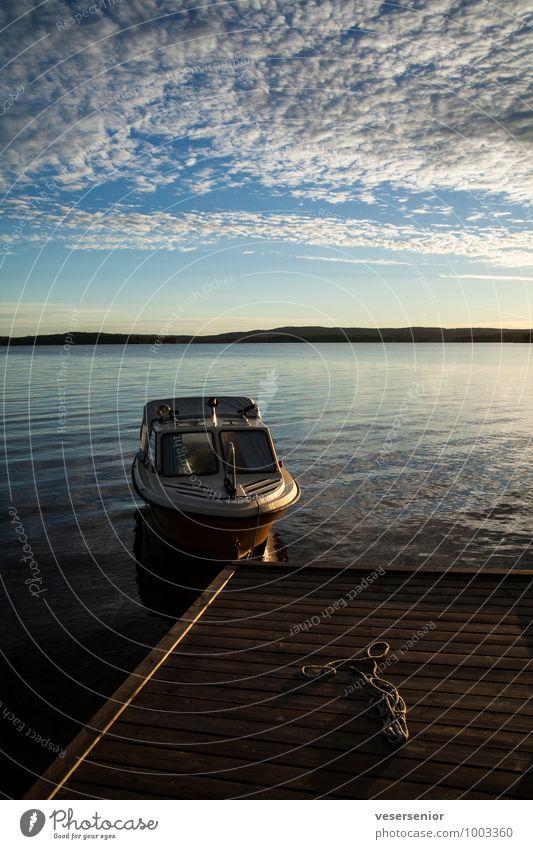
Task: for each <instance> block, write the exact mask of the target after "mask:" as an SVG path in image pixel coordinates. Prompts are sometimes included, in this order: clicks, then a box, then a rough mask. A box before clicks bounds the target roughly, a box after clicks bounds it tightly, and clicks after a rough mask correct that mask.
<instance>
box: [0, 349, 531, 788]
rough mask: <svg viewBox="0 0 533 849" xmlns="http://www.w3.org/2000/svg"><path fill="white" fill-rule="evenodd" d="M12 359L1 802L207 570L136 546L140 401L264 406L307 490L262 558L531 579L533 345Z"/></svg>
mask: <svg viewBox="0 0 533 849" xmlns="http://www.w3.org/2000/svg"><path fill="white" fill-rule="evenodd" d="M2 358H3V364H4V367H5V399H6V401H5V419H6V430H5V450H6V466H5V469H6V473H5V479H4V481H3V485H4V488H5V495H4V505H5V508H4V515H5V519H6V523H5V526H6V528H7V533H6V534H5V539H4V543H3V550H4V557H3V581H4V588H5V605H6V611H7V612H6V613H5V615H4V617H3V620H2V626H1V627H2V638H3V646H4V652H5V672H4V674H3V677H2V681H3V685H2V689H1V696H0V698H1V701H2V705H1V707H2V711H3V714H2V722H3V729H4V732H5V737H7V739H8V744H7V757H8V758H9V757H11V758H12V759H13V760H11V761H10V760H8V761H7V763H5V764H4V765H3V766H4V769H3V771H2V772H3V775H4V776H5V777H6V780H7V785H6V790H5V792H6V793H7V794H9V795H15V796H16V795H17V794H18V793H19V792H24V789H25V788H26V787H27V786H29V784H31V783H32V780H33V779H32V773H34V774H35V775H37V774H40V772H41V771H42V769H43V768H44V766H45V765H46V764H47V763H48V762H49V761H50V759H51V757H52V754H51V753H52V752H53V749H54V747H62V746H65V745H66V744H67V743H68V741H69V740H70V739H71V737H72V736H73V734H74V733H75V732H76V731H77V730H78V728H79V723H83V722H84V721H86V720H87V719H88V718H89V717H90V716H91V715H92V713H93V712H94V710H95V709H96V708H97V707H98V705H99V704H100V703H101V701H102V699H103V698H105V697H106V696H108V695H109V694H110V693H111V692H112V690H113V689H114V688H115V687H116V686H117V685H118V683H120V681H121V680H122V679H123V678H124V677H125V675H126V674H127V672H128V671H130V670H131V668H132V667H133V666H134V665H135V663H136V662H137V661H138V660H139V659H140V658H141V657H143V656H144V655H145V654H146V653H147V652H148V650H149V649H150V648H151V647H152V645H154V643H155V642H157V641H158V640H159V639H160V637H161V636H162V635H163V633H164V632H165V631H166V630H167V629H168V627H169V625H170V624H171V622H172V620H173V619H174V618H175V617H176V616H179V615H180V613H182V612H183V611H184V610H185V609H186V608H187V606H188V604H189V603H190V602H191V601H192V600H193V599H194V597H195V596H196V595H197V593H198V591H199V590H200V589H201V588H203V587H204V586H205V585H206V584H207V583H208V582H209V580H210V579H211V578H212V577H213V576H214V574H216V571H217V566H216V565H213V564H211V565H210V564H205V563H201V562H200V561H195V560H194V559H193V560H191V558H187V557H185V556H180V555H177V554H176V553H175V552H172V551H171V550H169V549H167V548H166V546H164V545H162V544H161V543H159V542H158V541H157V540H154V539H152V538H151V537H150V535H147V534H146V532H145V530H144V525H143V522H142V517H140V516H139V513H138V509H139V507H140V506H141V505H140V504H139V502H138V499H137V497H136V495H135V493H134V492H133V490H132V486H131V479H130V467H131V462H132V459H133V456H134V454H135V452H136V450H137V442H138V432H139V425H140V421H141V414H142V407H143V405H144V403H145V402H146V401H147V400H151V399H153V398H157V397H168V396H172V395H187V394H206V395H216V394H219V395H222V394H235V395H251V396H252V397H254V398H256V400H257V402H258V404H259V406H260V408H261V410H262V413H263V416H264V419H265V421H266V422H267V424H269V425H270V427H271V428H272V433H273V436H274V441H275V443H276V446H277V449H278V453H279V455H280V456H281V457H282V458H283V460H284V462H285V464H286V466H287V467H288V468H289V470H290V471H291V472H292V474H293V475H294V476H295V477H296V478H297V480H298V481H299V483H300V485H301V488H302V497H301V500H300V502H299V503H298V505H297V506H296V507H295V508H294V509H293V510H292V511H291V512H290V513H289V514H288V515H287V516H286V517H285V518H284V519H283V520H282V521H281V522H280V523H279V524H278V525H277V526H276V530H275V533H274V534H273V536H272V539H271V540H270V542H269V547H268V550H267V554H268V557H269V558H271V559H276V558H283V559H285V558H288V559H289V561H291V560H293V561H297V560H307V561H312V560H313V561H314V560H319V559H327V560H329V561H335V562H338V563H343V564H346V565H347V564H348V563H358V564H362V565H366V564H368V567H369V570H371V569H372V568H373V567H374V566H376V565H382V566H387V564H390V563H396V564H409V565H413V564H414V565H418V564H427V563H436V564H446V565H450V566H453V565H458V564H463V565H465V564H466V565H469V566H472V565H473V566H476V567H478V568H480V569H490V568H492V567H502V566H503V567H505V568H509V569H513V568H516V567H518V566H520V565H528V566H529V565H530V563H529V558H530V547H531V527H532V520H531V514H532V497H531V492H532V478H533V475H532V467H531V458H530V443H531V435H532V432H533V392H532V385H533V384H532V376H533V372H532V363H531V347H530V346H529V345H512V344H507V345H495V344H477V345H468V344H447V345H440V344H420V345H408V344H389V345H384V346H381V345H379V344H367V345H364V344H361V345H353V346H352V345H348V344H344V345H341V344H330V345H318V346H313V345H309V344H287V345H273V344H233V345H231V346H228V347H224V346H218V345H216V346H215V345H193V346H191V347H186V346H181V345H166V344H162V345H161V346H160V347H159V348H158V349H157V350H155V351H152V352H151V351H150V349H149V347H148V346H144V345H132V346H129V347H126V348H124V347H123V346H119V345H116V346H115V345H104V346H100V347H99V348H97V349H94V348H93V347H91V346H76V345H75V344H72V345H70V344H67V345H66V347H65V348H64V349H60V348H58V347H45V346H43V347H38V348H36V349H35V350H33V349H31V348H25V347H24V348H22V347H15V348H12V349H10V350H9V352H7V351H6V349H3V354H2ZM15 524H16V526H17V527H18V528H19V533H18V536H21V532H20V528H21V527H22V528H23V539H24V540H27V542H26V545H27V546H29V550H28V548H26V549H24V550H23V548H22V543H21V542H20V541H19V538H18V537H17V534H16V533H15V530H14V528H15ZM29 552H31V554H30V553H29ZM23 557H26V560H23V559H22V558H23ZM29 564H30V565H29ZM36 578H38V581H37V582H36V581H35V579H36ZM28 729H30V730H31V732H35V733H28ZM37 737H39V738H41V740H40V741H37V742H36V740H37ZM43 741H46V743H44V742H43ZM17 764H18V766H17Z"/></svg>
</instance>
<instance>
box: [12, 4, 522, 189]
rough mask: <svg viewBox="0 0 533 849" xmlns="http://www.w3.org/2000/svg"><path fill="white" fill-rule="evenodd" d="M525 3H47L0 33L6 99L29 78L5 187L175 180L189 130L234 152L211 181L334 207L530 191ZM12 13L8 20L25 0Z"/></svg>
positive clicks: (221, 150) (17, 110)
mask: <svg viewBox="0 0 533 849" xmlns="http://www.w3.org/2000/svg"><path fill="white" fill-rule="evenodd" d="M527 13H528V10H527V5H526V3H524V2H522V0H515V2H513V3H512V4H509V6H508V7H507V6H501V4H500V5H496V4H492V5H490V4H489V5H487V4H486V5H484V6H483V12H482V14H481V13H480V7H479V4H477V3H459V4H458V3H456V2H452V0H437V2H435V0H426V2H421V3H417V4H416V6H412V7H409V6H405V5H403V6H398V7H395V6H392V5H391V6H390V7H388V8H387V9H386V13H385V11H383V10H382V7H381V4H378V3H376V2H374V0H360V2H358V3H357V4H354V3H350V2H348V3H342V4H340V3H335V2H333V0H324V2H318V0H317V2H313V0H306V1H305V2H296V0H292V2H288V3H285V4H283V5H282V6H278V5H277V4H274V3H270V2H265V3H261V4H259V3H256V2H253V0H250V1H249V2H246V0H245V2H240V3H238V4H236V5H232V4H218V5H215V6H212V5H205V6H203V7H202V6H200V7H196V8H194V9H190V8H188V7H187V5H186V4H183V3H181V4H180V3H177V4H176V3H174V2H172V3H170V2H166V0H163V2H160V0H151V2H150V1H149V0H146V2H142V3H140V2H128V3H125V2H116V3H114V4H111V3H108V4H107V5H106V8H104V9H98V11H97V13H96V14H94V15H90V16H89V17H87V18H86V19H84V20H83V21H81V23H79V24H75V25H70V26H68V27H65V26H64V25H62V23H61V22H63V21H65V20H66V19H68V18H69V17H70V16H71V15H72V9H71V7H70V4H68V3H67V2H61V0H50V2H48V3H46V4H41V5H40V6H38V7H36V8H35V9H34V10H33V11H32V12H31V14H27V15H26V16H24V17H22V18H20V20H18V21H16V22H14V23H12V25H11V26H10V27H9V29H8V30H7V31H6V33H5V38H4V48H5V52H6V53H7V56H8V58H9V59H10V60H11V62H10V64H9V66H8V67H7V68H6V69H5V71H4V74H3V86H4V91H5V93H6V96H7V95H8V94H9V92H13V91H15V90H16V89H17V86H19V87H20V86H21V85H24V86H25V89H24V94H23V95H22V96H21V97H20V98H19V99H18V100H17V101H16V102H15V103H14V104H13V106H12V108H10V110H9V112H8V114H6V115H5V116H4V118H3V120H2V122H1V124H2V125H1V130H2V133H3V137H4V142H5V145H6V148H5V151H4V154H3V161H4V173H5V175H6V176H5V186H6V188H7V187H9V185H10V181H13V180H15V179H18V180H19V181H21V182H22V185H24V184H25V183H28V182H29V181H31V180H32V179H33V175H35V174H37V173H41V172H43V171H46V170H50V171H53V172H57V171H58V170H59V169H61V167H64V166H65V165H68V164H69V163H70V164H72V163H75V165H74V167H73V168H72V170H71V173H70V174H69V177H68V179H67V180H66V185H68V187H69V188H71V189H72V190H78V189H80V188H82V187H86V186H88V185H90V181H94V180H100V179H113V177H116V176H117V175H118V174H120V175H123V176H125V177H126V178H127V179H129V180H130V181H131V182H132V184H133V185H137V186H138V188H139V189H141V190H147V187H148V186H149V185H150V181H151V179H152V178H153V177H155V176H156V175H158V176H159V177H161V176H162V175H163V172H166V174H167V177H168V179H173V180H175V181H176V184H177V185H180V186H182V185H184V184H183V183H182V178H183V175H184V171H185V169H186V168H191V167H193V168H194V167H195V166H194V165H191V164H190V163H191V162H193V161H194V156H195V151H194V150H192V151H190V150H187V145H186V144H185V145H183V144H182V142H183V140H187V141H189V142H192V143H194V145H197V144H198V143H201V144H202V145H203V146H204V148H205V155H206V156H208V157H209V158H210V159H211V161H214V162H217V161H218V162H220V161H222V160H224V163H225V167H224V168H217V169H216V170H215V172H214V174H213V175H212V176H211V178H210V179H209V180H207V181H206V180H204V181H203V182H202V184H201V187H202V190H205V191H209V189H210V188H214V187H216V186H224V185H226V184H227V181H228V180H231V179H232V178H235V179H237V181H238V182H239V184H242V182H243V181H245V180H247V179H250V178H251V177H253V178H254V179H256V180H258V181H260V182H261V184H262V185H263V187H264V188H265V189H269V188H273V187H278V188H279V187H283V189H284V190H285V191H287V192H289V193H292V194H293V195H295V196H296V197H305V198H309V199H319V200H320V199H322V200H324V199H327V200H328V201H329V202H331V203H339V202H345V201H346V200H347V199H349V198H357V197H359V198H363V199H370V198H372V190H373V189H375V188H376V187H378V186H382V185H392V186H396V187H402V188H404V189H408V190H410V191H424V190H431V191H441V190H443V189H452V190H457V189H459V190H461V191H466V192H471V193H479V192H494V193H498V194H501V193H503V194H505V195H506V196H507V197H509V198H511V199H513V200H515V201H517V202H524V201H529V200H531V199H532V197H533V176H532V171H531V167H530V161H531V142H532V133H531V126H532V124H531V114H530V112H529V111H528V108H527V107H526V105H525V104H526V99H525V98H526V94H527V75H526V74H524V69H525V68H526V67H527V66H528V59H529V56H530V52H531V41H530V30H529V28H528V27H527V26H525V25H524V23H523V21H522V19H521V15H524V16H525V15H527ZM1 14H2V17H3V20H4V23H5V24H10V23H11V22H12V21H13V20H14V19H15V18H17V17H18V16H19V14H20V12H19V7H18V4H17V3H15V2H14V0H11V2H6V3H4V4H3V8H2V12H1ZM495 32H497V37H495V36H494V33H495ZM176 145H177V146H176ZM178 181H179V182H178ZM190 185H191V186H194V177H190Z"/></svg>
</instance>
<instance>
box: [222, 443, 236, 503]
mask: <svg viewBox="0 0 533 849" xmlns="http://www.w3.org/2000/svg"><path fill="white" fill-rule="evenodd" d="M224 483H225V485H226V487H227V488H228V490H229V492H230V494H231V495H235V493H236V492H237V463H236V460H235V445H234V444H233V442H230V443H229V444H228V453H227V459H226V477H225V478H224Z"/></svg>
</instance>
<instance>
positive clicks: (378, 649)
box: [302, 640, 409, 746]
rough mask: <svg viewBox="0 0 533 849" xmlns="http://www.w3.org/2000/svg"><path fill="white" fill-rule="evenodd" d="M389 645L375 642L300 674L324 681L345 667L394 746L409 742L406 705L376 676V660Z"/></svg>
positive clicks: (395, 692) (393, 690)
mask: <svg viewBox="0 0 533 849" xmlns="http://www.w3.org/2000/svg"><path fill="white" fill-rule="evenodd" d="M389 651H390V646H389V644H388V643H387V642H385V640H377V641H376V642H374V643H370V645H368V646H367V647H366V649H365V650H364V653H363V654H354V655H352V656H351V657H348V658H345V659H341V660H330V661H329V662H328V663H324V664H323V665H322V666H313V665H311V666H302V675H303V676H304V677H305V678H324V677H328V676H330V675H336V674H337V669H338V667H340V666H345V665H347V666H348V668H349V669H350V670H351V671H352V672H354V673H355V674H356V675H357V676H359V677H360V678H361V679H362V681H363V682H364V685H365V687H366V690H367V693H368V696H369V699H370V705H369V708H368V710H367V713H368V714H369V715H371V711H372V710H373V709H375V710H376V711H377V714H378V717H379V718H380V719H381V720H382V721H383V733H384V735H385V737H386V738H387V740H388V741H389V743H391V744H392V745H394V746H398V745H400V744H401V743H405V742H406V741H407V740H408V739H409V729H408V728H407V705H406V704H405V702H404V700H403V698H402V697H401V696H400V693H399V692H398V689H397V688H396V687H395V686H394V684H391V682H390V681H386V680H385V679H384V678H381V677H380V676H379V675H378V661H379V660H383V659H384V658H386V657H387V655H388V653H389ZM369 662H370V663H371V664H372V668H371V671H370V672H365V671H364V670H363V669H358V667H357V665H356V664H359V663H369Z"/></svg>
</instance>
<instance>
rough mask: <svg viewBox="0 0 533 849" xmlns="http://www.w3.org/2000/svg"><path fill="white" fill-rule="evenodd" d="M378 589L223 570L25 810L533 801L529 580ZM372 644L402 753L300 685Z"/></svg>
mask: <svg viewBox="0 0 533 849" xmlns="http://www.w3.org/2000/svg"><path fill="white" fill-rule="evenodd" d="M380 572H381V573H380ZM380 572H375V571H373V570H372V569H363V568H360V567H358V568H354V567H347V568H342V567H336V566H326V565H324V564H319V565H316V566H312V565H311V566H309V565H307V564H304V563H293V562H291V563H279V564H276V563H254V562H252V561H245V562H241V563H239V564H231V565H229V566H228V567H227V568H225V569H224V570H223V571H222V572H221V573H220V574H219V576H218V577H217V578H216V579H215V581H213V583H212V584H211V585H210V586H209V587H208V589H207V590H206V591H205V592H204V593H203V594H202V595H201V597H200V598H199V599H198V600H197V601H196V602H195V604H194V605H193V606H192V608H190V610H189V611H188V614H187V616H186V617H185V619H182V620H180V621H179V622H178V623H176V625H175V626H174V627H173V628H172V629H171V630H170V632H169V633H168V635H167V636H166V637H165V638H164V639H163V640H162V641H161V642H160V643H159V645H158V646H156V647H155V648H154V649H153V650H152V652H151V653H150V654H149V656H148V657H147V658H146V659H145V660H144V661H143V662H142V663H141V664H140V666H139V667H138V668H137V669H136V670H135V672H134V673H133V674H132V675H131V676H130V677H129V678H128V679H127V680H126V681H125V683H124V684H123V685H122V686H121V687H120V688H119V690H118V691H117V692H116V693H115V695H114V697H113V698H112V699H110V700H109V701H108V702H107V703H106V704H105V706H104V707H103V708H102V709H101V710H100V711H99V712H98V713H97V715H96V716H95V717H94V719H93V720H92V721H91V722H90V723H89V725H88V727H87V728H85V729H83V731H82V732H81V733H80V734H79V735H78V736H77V737H76V739H75V740H74V741H73V742H72V744H71V745H70V746H69V747H68V749H67V755H66V757H65V758H63V759H58V760H57V761H55V762H54V763H53V764H52V766H51V767H50V768H49V769H48V771H47V772H46V773H45V774H44V776H43V777H42V778H41V779H39V781H38V782H37V783H36V784H35V785H34V787H33V788H32V790H31V791H30V793H29V794H28V795H27V796H26V798H28V799H46V798H56V799H86V798H96V799H157V798H166V799H168V798H172V799H191V798H195V799H212V798H224V799H226V798H254V799H258V798H260V799H273V798H282V799H315V798H322V797H326V798H351V799H354V798H355V799H366V798H388V799H457V798H468V799H487V798H500V797H505V798H530V797H531V794H532V792H533V768H532V764H533V700H532V698H531V696H532V693H533V688H532V684H533V666H532V655H533V642H532V638H533V631H532V622H533V599H532V594H531V589H532V582H533V570H517V571H514V572H511V573H509V572H507V571H506V572H499V571H496V570H490V571H486V572H483V573H482V572H476V571H475V570H472V569H470V570H469V569H462V570H457V569H454V570H448V571H446V570H439V569H417V570H409V569H407V568H396V569H388V570H387V571H386V572H384V571H383V570H380ZM378 639H384V640H386V641H387V642H388V643H389V644H390V646H391V654H390V663H389V665H388V666H387V667H386V668H383V669H382V675H383V677H384V678H386V679H388V680H389V681H391V682H393V683H394V684H395V685H396V686H397V687H398V688H399V690H400V692H401V694H402V696H403V697H404V699H405V701H406V702H407V705H408V725H409V730H410V739H409V741H408V742H407V743H405V744H404V745H402V746H400V747H393V746H391V745H390V744H389V743H388V742H387V741H386V739H385V737H384V735H383V734H382V729H381V724H380V722H379V721H378V720H376V719H375V718H372V717H371V716H369V715H367V713H366V711H367V708H368V700H367V696H366V694H365V691H364V690H361V689H359V690H356V691H355V692H350V691H349V688H350V684H353V681H354V679H353V674H352V675H350V673H349V671H348V670H347V669H339V670H338V672H337V674H336V675H333V676H331V677H328V678H323V679H322V678H321V679H315V680H308V679H305V678H304V677H303V676H302V674H301V667H302V665H303V664H314V663H324V662H326V661H329V660H336V659H341V658H348V657H350V656H351V655H353V654H354V652H357V651H362V650H363V649H364V648H365V647H366V646H367V645H368V644H369V643H371V642H372V641H375V640H378ZM353 689H354V688H353V687H352V690H353Z"/></svg>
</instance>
